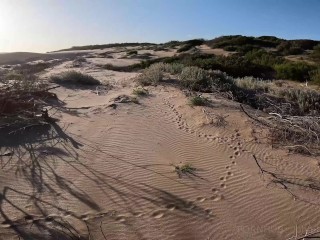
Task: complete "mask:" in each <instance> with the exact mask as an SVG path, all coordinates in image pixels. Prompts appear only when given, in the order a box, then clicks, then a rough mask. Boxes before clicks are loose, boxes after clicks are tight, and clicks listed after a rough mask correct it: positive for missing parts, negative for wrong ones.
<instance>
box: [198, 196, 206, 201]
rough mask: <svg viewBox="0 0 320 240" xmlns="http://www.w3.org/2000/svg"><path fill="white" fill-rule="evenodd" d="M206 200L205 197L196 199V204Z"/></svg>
mask: <svg viewBox="0 0 320 240" xmlns="http://www.w3.org/2000/svg"><path fill="white" fill-rule="evenodd" d="M205 200H206V198H205V197H197V201H198V202H204V201H205Z"/></svg>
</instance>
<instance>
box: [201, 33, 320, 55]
mask: <svg viewBox="0 0 320 240" xmlns="http://www.w3.org/2000/svg"><path fill="white" fill-rule="evenodd" d="M206 43H207V45H208V46H210V47H211V48H223V49H224V50H227V51H237V52H239V53H243V54H245V53H247V52H248V51H252V50H254V49H261V48H275V49H277V51H278V53H279V54H282V55H295V54H301V53H303V52H304V51H305V50H312V49H313V48H314V47H315V46H316V45H317V44H319V43H320V42H319V41H314V40H308V39H298V40H285V39H281V38H277V37H273V36H261V37H248V36H242V35H231V36H222V37H218V38H215V39H212V40H209V41H207V42H206Z"/></svg>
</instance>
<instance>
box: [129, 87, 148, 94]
mask: <svg viewBox="0 0 320 240" xmlns="http://www.w3.org/2000/svg"><path fill="white" fill-rule="evenodd" d="M132 94H134V95H136V96H147V95H148V94H149V91H148V90H147V89H145V88H135V89H133V91H132Z"/></svg>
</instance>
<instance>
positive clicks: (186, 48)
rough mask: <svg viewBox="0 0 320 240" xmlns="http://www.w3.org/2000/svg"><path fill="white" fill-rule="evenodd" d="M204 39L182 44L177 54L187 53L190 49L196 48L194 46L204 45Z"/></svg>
mask: <svg viewBox="0 0 320 240" xmlns="http://www.w3.org/2000/svg"><path fill="white" fill-rule="evenodd" d="M204 42H205V41H204V39H193V40H188V41H185V42H183V45H182V47H180V48H179V49H178V50H177V52H178V53H181V52H186V51H189V50H190V49H192V48H194V47H196V46H200V45H202V44H203V43H204Z"/></svg>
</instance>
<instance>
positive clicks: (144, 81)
mask: <svg viewBox="0 0 320 240" xmlns="http://www.w3.org/2000/svg"><path fill="white" fill-rule="evenodd" d="M162 79H163V63H157V64H153V65H151V66H150V67H149V68H146V69H144V70H143V72H142V73H141V74H140V75H139V76H138V77H137V79H136V81H137V83H138V84H139V85H141V86H148V85H154V86H156V85H158V83H159V82H160V81H162Z"/></svg>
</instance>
